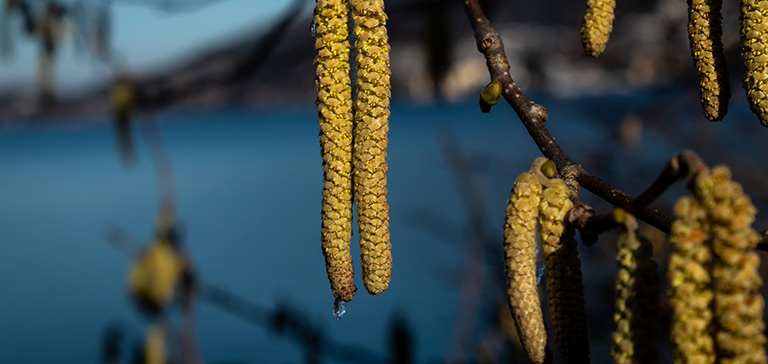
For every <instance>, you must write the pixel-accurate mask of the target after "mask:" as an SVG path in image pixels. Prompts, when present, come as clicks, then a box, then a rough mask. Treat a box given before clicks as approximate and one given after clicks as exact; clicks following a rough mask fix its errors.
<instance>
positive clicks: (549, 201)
mask: <svg viewBox="0 0 768 364" xmlns="http://www.w3.org/2000/svg"><path fill="white" fill-rule="evenodd" d="M550 181H551V185H550V186H549V187H547V188H545V189H544V191H543V192H542V198H541V202H540V203H539V222H540V223H541V242H542V245H543V248H544V259H545V264H546V267H547V273H546V283H547V295H548V297H549V312H550V317H551V318H552V331H553V332H554V335H555V344H556V345H557V350H558V351H559V352H560V355H561V356H562V357H563V360H564V361H565V362H566V363H589V338H588V336H587V318H586V314H585V311H584V283H583V282H582V280H581V261H580V260H579V252H578V250H577V242H576V240H574V239H573V230H572V229H571V228H567V227H566V224H567V222H566V217H567V215H568V212H569V211H570V210H571V208H572V207H573V202H571V200H570V199H569V198H568V187H567V186H566V184H565V182H564V181H563V180H561V179H559V178H556V179H552V180H550ZM566 230H568V231H566Z"/></svg>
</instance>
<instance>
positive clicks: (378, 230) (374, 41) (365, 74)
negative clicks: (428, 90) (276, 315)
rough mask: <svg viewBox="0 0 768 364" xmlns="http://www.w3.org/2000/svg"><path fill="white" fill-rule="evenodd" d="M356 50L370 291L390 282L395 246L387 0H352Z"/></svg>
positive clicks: (359, 177) (361, 226)
mask: <svg viewBox="0 0 768 364" xmlns="http://www.w3.org/2000/svg"><path fill="white" fill-rule="evenodd" d="M350 3H351V5H352V20H353V21H354V24H355V35H356V36H357V41H356V42H355V50H356V51H357V58H356V65H357V100H356V103H355V142H354V156H353V160H354V175H355V177H354V180H355V181H354V183H355V184H354V190H355V203H356V204H357V229H358V231H359V233H360V260H361V265H362V270H363V283H364V284H365V288H366V289H367V290H368V292H369V293H370V294H374V295H376V294H380V293H382V292H384V291H385V290H386V289H387V287H388V286H389V281H390V278H391V274H392V273H391V272H392V245H391V243H390V241H389V204H388V203H387V160H386V158H387V141H388V134H389V98H390V84H389V76H390V70H389V43H388V37H387V28H386V22H387V15H386V14H385V13H384V1H383V0H351V1H350Z"/></svg>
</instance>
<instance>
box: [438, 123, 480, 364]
mask: <svg viewBox="0 0 768 364" xmlns="http://www.w3.org/2000/svg"><path fill="white" fill-rule="evenodd" d="M440 142H441V143H440V144H441V147H442V149H443V156H444V157H445V160H446V161H448V164H449V165H450V167H451V168H450V169H451V171H452V172H453V177H454V180H455V181H456V182H457V184H458V187H459V190H460V192H461V196H462V197H463V200H464V208H465V213H466V218H467V227H468V231H467V232H466V233H467V235H466V239H465V254H463V256H464V269H463V271H464V272H463V277H462V282H461V295H460V301H459V306H458V309H457V312H459V314H458V315H457V316H456V318H455V319H454V323H453V331H452V334H451V343H452V344H451V347H450V349H449V352H448V357H447V359H446V362H448V363H460V362H464V360H465V355H466V354H467V353H466V350H467V348H468V347H469V344H470V343H471V339H472V333H473V330H474V328H475V321H476V320H477V314H478V309H479V308H480V300H481V296H482V293H483V281H484V275H483V261H484V259H485V258H484V255H485V254H484V253H485V246H484V240H485V239H484V238H485V222H486V221H487V219H486V218H485V203H484V199H483V194H482V188H481V186H480V184H479V183H478V181H477V179H476V178H475V176H474V174H473V173H472V167H471V164H470V163H469V161H468V160H467V157H466V155H465V154H464V151H463V150H462V149H461V147H460V145H459V142H458V140H457V139H456V135H454V134H453V133H452V132H450V131H449V132H446V133H443V134H442V138H441V140H440Z"/></svg>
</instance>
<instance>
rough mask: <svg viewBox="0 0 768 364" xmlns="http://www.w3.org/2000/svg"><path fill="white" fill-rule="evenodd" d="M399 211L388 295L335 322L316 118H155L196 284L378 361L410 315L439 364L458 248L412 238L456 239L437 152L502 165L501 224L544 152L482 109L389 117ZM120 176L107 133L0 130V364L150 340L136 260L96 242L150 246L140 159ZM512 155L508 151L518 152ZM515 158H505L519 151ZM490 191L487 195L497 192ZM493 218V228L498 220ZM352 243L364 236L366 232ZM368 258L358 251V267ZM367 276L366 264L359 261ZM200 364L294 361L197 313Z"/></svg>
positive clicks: (267, 337)
mask: <svg viewBox="0 0 768 364" xmlns="http://www.w3.org/2000/svg"><path fill="white" fill-rule="evenodd" d="M392 114H393V116H392V119H391V134H390V147H389V157H388V161H389V165H390V174H389V196H390V205H391V228H392V231H391V234H392V242H393V246H394V247H393V254H394V260H395V265H394V271H393V282H392V285H391V287H390V289H389V290H388V291H387V292H386V293H385V294H383V295H380V296H377V297H372V296H369V295H368V294H367V293H365V292H364V289H363V287H362V282H361V280H360V277H359V268H358V270H357V271H356V272H357V277H356V278H357V281H358V282H357V283H358V286H359V288H360V290H361V291H360V293H358V295H357V297H356V298H355V299H354V300H353V301H352V302H351V303H350V304H348V305H347V310H348V312H347V314H346V315H345V317H344V318H343V319H342V320H340V321H337V320H335V319H334V318H333V316H332V303H333V300H332V296H331V294H330V290H329V285H328V282H327V278H326V275H325V269H324V263H323V258H322V254H321V251H320V247H319V236H320V232H319V228H320V213H319V208H320V197H321V196H320V191H321V188H322V169H321V164H320V153H319V146H318V138H317V133H318V127H317V120H316V111H315V110H314V109H312V108H306V109H303V110H284V111H279V112H277V111H276V112H254V111H247V110H227V111H217V112H209V113H194V114H191V113H189V114H185V113H180V112H176V113H168V114H161V115H159V116H158V120H159V121H160V125H161V127H160V128H161V132H162V136H163V138H164V140H165V144H166V147H167V149H168V151H169V155H170V159H171V161H172V163H173V168H174V172H175V177H176V186H177V190H178V198H179V202H178V204H179V215H180V218H181V220H182V221H183V225H184V227H185V236H186V243H187V246H188V250H189V253H190V255H191V257H192V259H193V261H194V263H195V266H196V268H197V271H198V272H199V274H200V276H201V277H202V278H203V279H204V280H206V281H207V282H210V283H211V284H216V285H219V286H221V287H223V288H226V289H228V290H230V291H232V292H235V293H237V294H239V295H241V296H243V297H245V298H247V299H249V300H251V301H253V302H254V303H257V304H260V305H262V306H264V307H274V306H275V305H279V304H281V302H285V303H287V304H289V305H290V306H291V307H293V308H296V309H300V310H301V311H302V312H304V313H305V314H306V316H307V317H308V318H309V320H310V321H311V322H312V323H313V324H315V325H317V326H318V327H321V328H322V329H323V330H324V331H323V332H324V335H329V336H332V337H333V338H334V339H335V340H337V341H339V342H342V343H350V344H356V345H359V346H361V347H365V348H367V349H369V350H373V351H376V352H379V353H381V354H382V355H384V354H385V353H386V351H387V347H388V346H387V345H388V344H387V329H388V328H389V320H390V319H391V318H392V317H394V316H395V315H401V316H405V317H407V321H408V323H409V324H410V325H412V327H414V328H418V329H419V330H418V331H416V332H415V333H414V335H415V342H416V348H415V354H416V357H417V359H418V360H419V361H421V362H424V361H427V360H429V359H437V358H442V357H444V356H445V353H446V351H447V350H448V345H449V341H450V333H451V328H452V324H453V317H454V311H455V310H456V302H457V300H458V299H457V295H458V284H455V283H454V281H453V279H452V278H451V277H447V276H446V275H449V274H450V275H459V274H460V270H461V264H462V259H461V256H460V252H461V251H462V246H463V240H462V236H461V234H457V235H456V236H455V239H454V241H452V242H450V241H449V242H442V241H438V239H437V238H436V237H435V236H434V235H433V234H430V233H429V232H427V231H426V229H424V228H423V227H420V226H418V225H417V224H414V223H409V218H408V217H409V216H412V215H413V214H414V211H418V209H422V210H432V211H437V212H439V213H441V214H444V215H445V216H447V217H448V218H449V219H451V220H452V221H453V222H454V223H455V224H456V226H457V229H460V228H461V224H462V223H463V221H464V220H463V219H464V216H463V205H462V204H461V199H460V197H461V196H460V195H459V193H458V189H457V187H456V184H455V183H454V181H453V180H452V177H451V173H450V170H449V169H448V168H447V167H448V166H447V163H446V161H445V160H444V158H443V156H442V154H441V151H440V147H439V144H438V140H437V138H438V135H440V134H441V133H445V132H447V131H449V130H452V131H453V132H455V133H456V135H457V138H458V140H459V142H460V143H461V144H462V146H463V147H465V148H466V149H467V150H466V152H467V153H468V154H469V155H477V154H482V155H490V156H493V157H494V158H496V157H501V158H500V159H499V160H501V161H503V164H502V165H498V166H495V167H494V168H498V170H499V172H500V173H498V174H497V175H494V176H487V178H486V177H484V179H485V181H484V182H485V183H486V188H487V191H486V192H488V193H489V194H490V193H493V194H496V195H498V197H497V198H494V199H493V200H489V205H490V206H489V210H490V211H496V212H500V213H501V212H502V211H503V209H504V203H505V199H506V194H507V193H508V192H509V189H510V188H511V185H510V184H509V181H511V180H512V178H513V177H514V174H516V173H518V171H520V170H521V169H523V168H525V167H526V166H527V165H528V164H529V163H530V160H532V159H533V157H534V156H535V155H536V153H537V151H536V150H535V148H533V144H532V142H530V140H528V139H527V138H526V137H525V136H524V135H523V134H521V133H520V131H521V128H520V127H519V125H516V124H514V123H510V122H509V120H511V117H512V114H511V112H510V111H507V110H504V109H499V110H498V111H497V112H494V113H493V114H491V115H488V116H480V115H479V113H478V112H477V109H476V106H475V105H474V104H465V105H457V106H446V107H445V108H435V107H418V106H408V105H401V106H396V107H395V108H393V112H392ZM136 137H137V139H138V140H139V141H140V142H139V144H138V146H137V147H138V150H139V155H138V158H137V163H136V164H135V165H134V166H133V167H132V168H125V167H123V166H122V164H121V163H120V160H119V158H118V156H117V153H116V148H115V146H114V144H113V135H112V130H111V127H110V125H109V124H108V123H106V121H104V122H93V123H87V124H81V125H76V126H56V125H55V124H53V125H52V124H45V125H44V126H36V127H30V128H23V129H17V130H8V131H5V132H2V133H0V206H2V208H0V242H2V244H3V246H4V247H5V249H3V250H2V254H0V297H2V298H0V306H2V310H0V327H2V329H0V358H3V360H2V361H5V360H6V359H7V360H9V362H14V363H51V362H58V363H93V362H98V360H99V355H100V346H99V345H100V335H101V333H102V332H103V330H104V328H105V327H106V325H107V324H109V323H110V322H114V321H120V322H124V323H126V324H124V326H128V327H129V330H130V331H129V333H128V338H127V339H128V341H136V342H137V341H139V340H140V339H141V333H142V330H144V327H145V324H146V321H145V320H144V319H143V318H142V316H141V315H140V314H138V313H137V311H136V310H135V309H134V307H132V305H131V303H130V302H129V300H128V297H127V294H126V292H125V288H124V287H125V286H124V281H125V274H126V269H127V266H128V262H129V259H128V258H127V257H126V256H125V255H123V254H122V253H121V252H119V251H118V250H116V249H115V248H113V247H112V246H110V245H108V244H107V243H105V242H104V240H103V239H102V234H103V232H104V229H106V228H107V227H108V226H111V224H116V225H118V226H121V227H122V228H123V229H125V230H126V231H127V232H129V233H130V234H132V235H135V236H136V237H137V238H140V239H142V240H145V241H146V240H148V239H149V238H150V237H151V236H152V233H153V230H152V229H153V222H154V214H155V211H156V208H157V206H158V203H159V198H160V192H159V190H158V185H157V179H156V176H155V174H154V170H153V167H152V164H151V161H150V159H149V156H148V154H147V152H146V151H145V149H146V148H145V146H144V145H143V144H142V143H141V138H140V137H139V134H138V133H137V134H136ZM510 146H514V149H510V148H509V147H510ZM513 152H514V153H515V154H514V158H513V157H512V153H513ZM491 191H493V192H491ZM500 213H497V214H495V215H496V216H494V217H495V219H496V221H495V223H496V225H498V226H500V224H501V219H502V216H501V215H500ZM355 238H356V234H355ZM358 254H359V250H358V249H357V248H353V256H357V255H358ZM355 261H356V264H359V259H355ZM198 307H199V312H198V317H199V329H200V337H199V340H200V343H201V347H202V353H203V355H204V357H205V358H206V360H207V361H209V362H217V361H219V362H220V361H225V360H240V361H243V362H249V363H285V362H299V361H301V360H302V359H301V358H302V355H303V354H302V352H301V347H300V346H298V345H297V344H296V343H294V342H293V341H291V340H287V339H285V338H283V337H281V336H279V335H275V334H274V333H271V332H270V331H269V330H266V329H264V328H261V327H257V326H253V325H251V324H249V323H247V322H244V321H243V320H240V319H237V318H235V317H233V316H231V315H229V314H228V313H225V312H222V311H221V310H219V309H217V308H216V307H213V306H210V305H206V304H205V303H200V304H199V305H198Z"/></svg>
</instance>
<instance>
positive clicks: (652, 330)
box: [611, 209, 659, 364]
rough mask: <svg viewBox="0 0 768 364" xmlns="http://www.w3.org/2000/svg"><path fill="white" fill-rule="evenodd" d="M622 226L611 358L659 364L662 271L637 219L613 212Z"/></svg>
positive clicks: (621, 362)
mask: <svg viewBox="0 0 768 364" xmlns="http://www.w3.org/2000/svg"><path fill="white" fill-rule="evenodd" d="M613 216H614V220H615V221H616V222H617V223H619V230H620V235H619V240H618V241H617V243H616V246H617V248H618V253H617V255H616V260H617V261H618V263H619V271H618V273H617V274H616V307H615V309H616V310H615V313H614V315H613V322H614V329H613V335H612V338H613V346H612V347H611V355H612V356H613V362H614V363H616V364H644V363H648V364H652V363H657V362H658V361H659V358H658V354H657V352H656V350H655V343H656V327H655V323H656V317H657V313H658V307H657V306H658V305H657V302H658V297H659V272H658V268H659V266H658V264H656V262H655V261H654V260H653V246H652V245H651V242H650V241H648V239H646V238H644V237H643V236H641V235H639V233H638V231H637V229H638V226H637V220H635V218H634V217H633V216H632V215H629V214H628V213H626V212H624V210H621V209H615V210H614V212H613Z"/></svg>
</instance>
